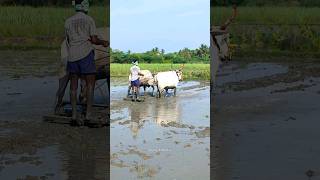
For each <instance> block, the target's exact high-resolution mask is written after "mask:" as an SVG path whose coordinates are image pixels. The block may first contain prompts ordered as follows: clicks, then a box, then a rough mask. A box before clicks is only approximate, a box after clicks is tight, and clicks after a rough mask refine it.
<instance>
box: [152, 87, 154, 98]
mask: <svg viewBox="0 0 320 180" xmlns="http://www.w3.org/2000/svg"><path fill="white" fill-rule="evenodd" d="M153 93H154V86H152V96H154V94H153Z"/></svg>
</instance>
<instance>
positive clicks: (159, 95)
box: [157, 86, 161, 98]
mask: <svg viewBox="0 0 320 180" xmlns="http://www.w3.org/2000/svg"><path fill="white" fill-rule="evenodd" d="M157 91H158V93H157V94H158V95H157V97H158V98H161V93H160V89H159V86H157Z"/></svg>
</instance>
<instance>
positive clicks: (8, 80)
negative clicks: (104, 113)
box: [0, 66, 109, 180]
mask: <svg viewBox="0 0 320 180" xmlns="http://www.w3.org/2000/svg"><path fill="white" fill-rule="evenodd" d="M3 67H4V66H2V68H3ZM21 68H23V67H21ZM57 83H58V82H57V77H53V76H45V77H41V78H39V77H34V76H32V75H28V76H23V77H19V78H17V77H16V78H12V77H10V76H2V77H1V78H0V99H1V101H0V155H1V156H0V179H57V180H60V179H101V180H105V179H106V178H107V175H108V166H109V162H108V160H107V159H108V155H109V153H108V150H107V136H106V132H107V130H108V129H107V128H97V129H96V128H94V129H93V128H88V127H83V128H76V127H72V126H70V125H68V124H53V123H46V122H43V121H42V116H43V115H47V114H50V113H52V108H53V102H54V95H55V91H56V88H57ZM97 94H99V93H98V92H97Z"/></svg>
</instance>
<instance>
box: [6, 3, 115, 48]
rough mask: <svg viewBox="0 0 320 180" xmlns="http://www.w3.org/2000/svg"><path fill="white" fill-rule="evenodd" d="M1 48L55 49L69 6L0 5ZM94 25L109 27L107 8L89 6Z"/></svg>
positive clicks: (71, 12) (62, 32) (68, 13)
mask: <svg viewBox="0 0 320 180" xmlns="http://www.w3.org/2000/svg"><path fill="white" fill-rule="evenodd" d="M0 9H1V10H0V22H1V23H0V48H1V49H57V48H60V43H61V42H62V39H63V37H64V22H65V20H66V19H67V18H68V17H70V16H72V15H73V14H74V13H75V11H74V9H73V8H72V7H65V8H64V7H38V8H35V7H30V6H0ZM89 15H90V16H91V17H93V19H94V20H95V22H96V26H97V27H106V26H107V27H108V26H109V22H110V18H109V9H108V7H91V8H90V10H89Z"/></svg>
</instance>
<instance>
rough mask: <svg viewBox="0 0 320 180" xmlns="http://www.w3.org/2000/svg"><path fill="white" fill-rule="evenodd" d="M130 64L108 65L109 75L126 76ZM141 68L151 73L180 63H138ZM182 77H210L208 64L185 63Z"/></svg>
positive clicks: (207, 78)
mask: <svg viewBox="0 0 320 180" xmlns="http://www.w3.org/2000/svg"><path fill="white" fill-rule="evenodd" d="M131 66H132V65H131V64H115V63H111V65H110V76H111V78H112V77H128V75H129V73H130V67H131ZM139 66H140V68H141V70H144V69H145V70H150V71H151V72H152V73H157V72H161V71H170V70H176V69H179V68H180V67H181V64H139ZM183 78H184V79H187V80H188V79H189V80H191V79H199V80H200V79H201V80H209V79H210V64H185V65H184V69H183Z"/></svg>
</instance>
